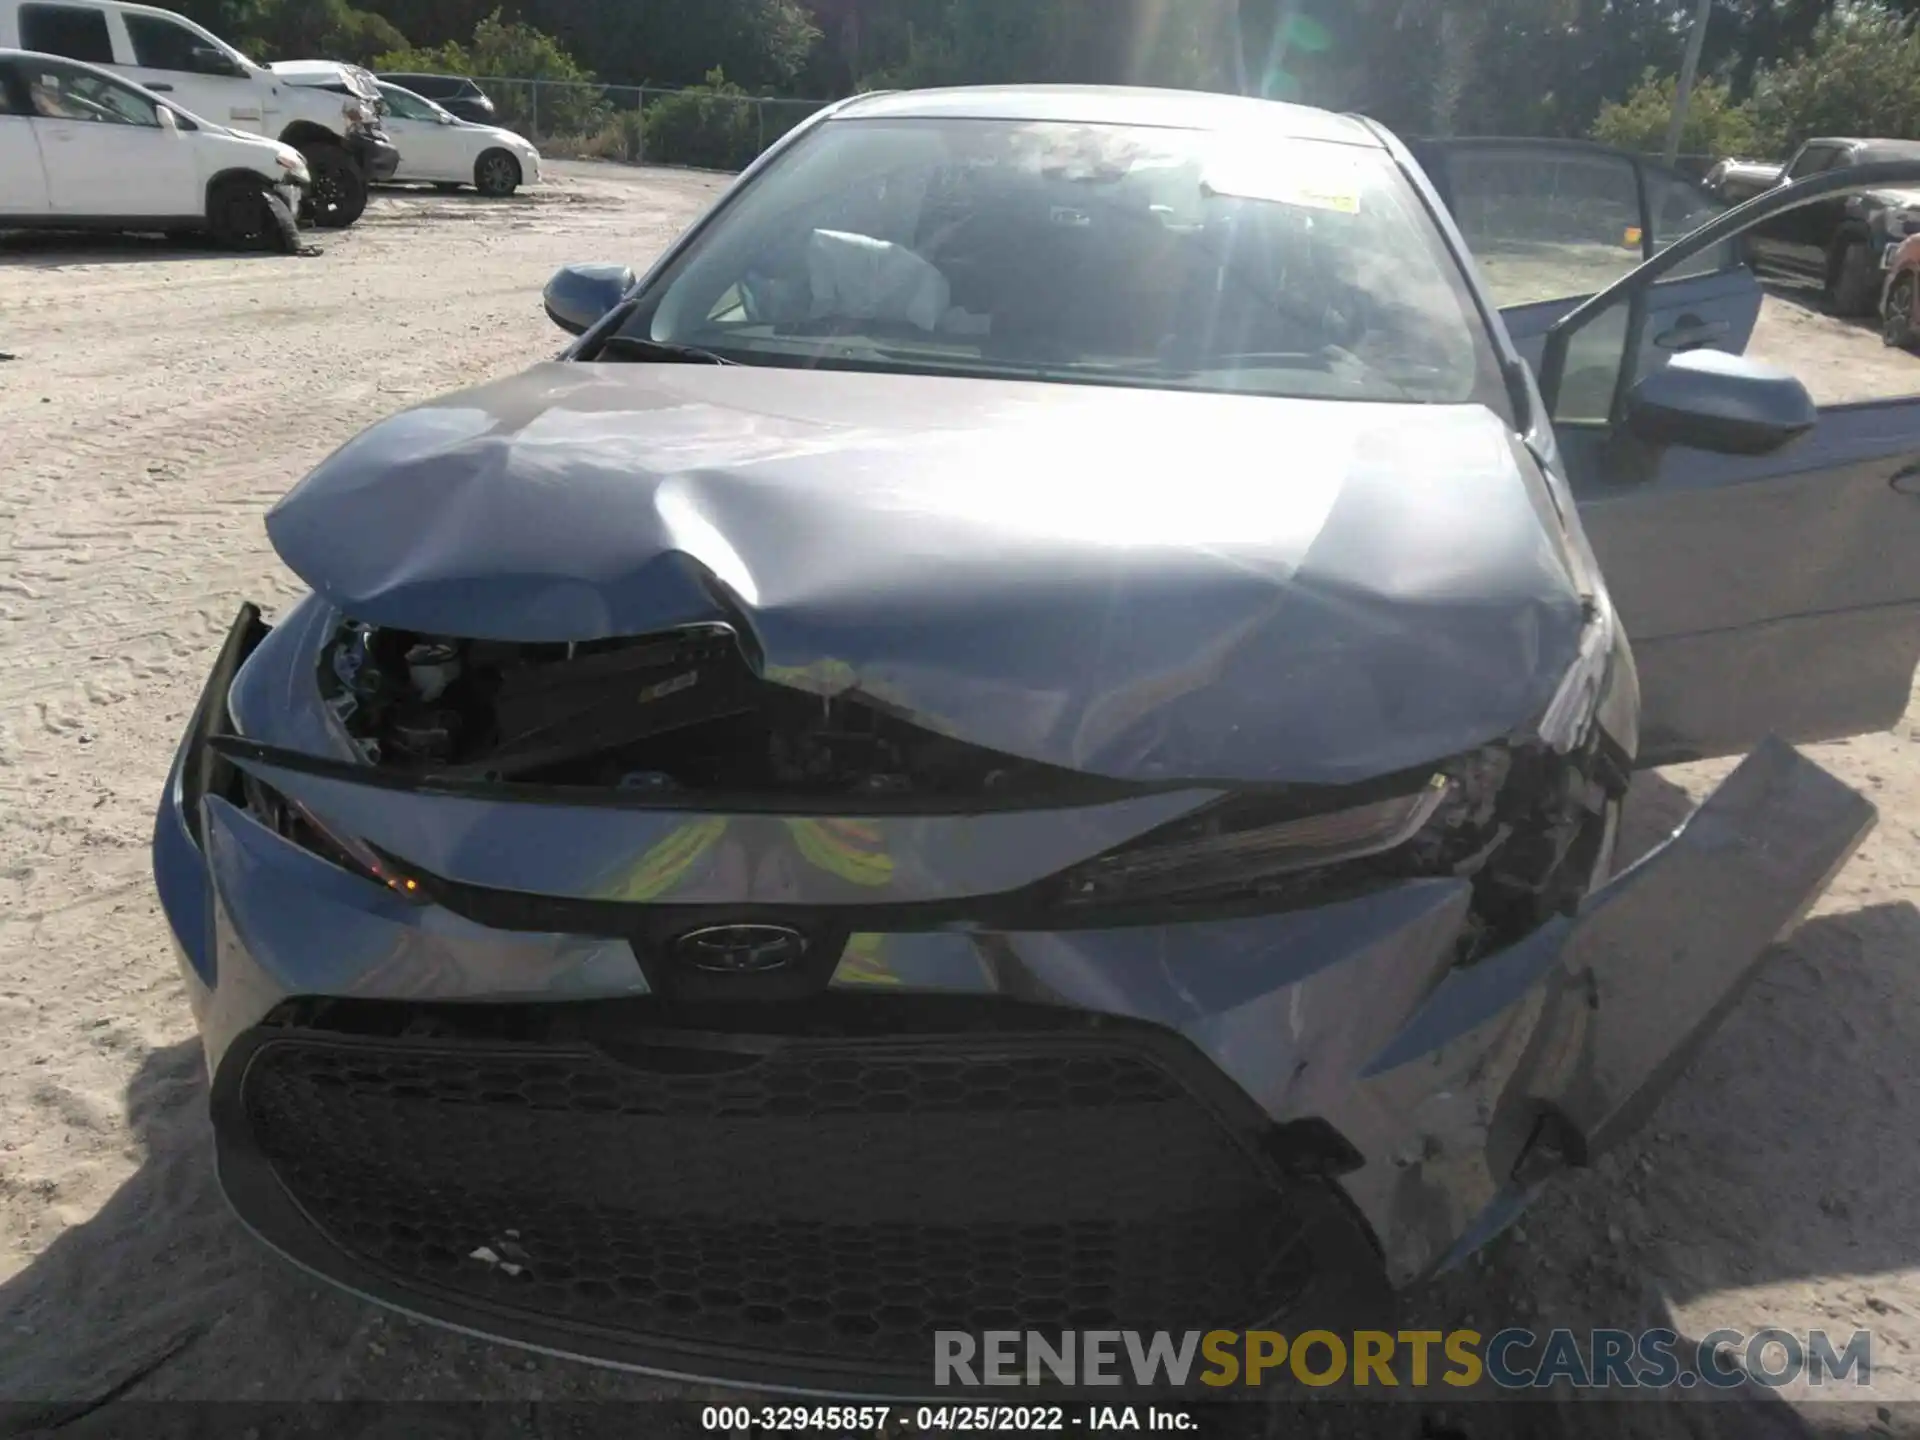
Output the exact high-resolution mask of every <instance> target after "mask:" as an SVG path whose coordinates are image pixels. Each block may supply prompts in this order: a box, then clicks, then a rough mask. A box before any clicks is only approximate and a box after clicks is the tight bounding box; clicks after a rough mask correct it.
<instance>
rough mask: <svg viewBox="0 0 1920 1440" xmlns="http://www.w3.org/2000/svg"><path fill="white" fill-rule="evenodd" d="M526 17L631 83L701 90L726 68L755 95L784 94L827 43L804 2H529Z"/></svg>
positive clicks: (523, 6) (524, 8)
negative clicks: (710, 73)
mask: <svg viewBox="0 0 1920 1440" xmlns="http://www.w3.org/2000/svg"><path fill="white" fill-rule="evenodd" d="M520 12H521V14H522V16H523V18H525V19H526V20H527V22H528V23H529V24H533V25H537V26H539V27H540V28H541V29H543V30H545V31H547V32H549V33H550V34H552V35H554V36H555V37H557V38H558V39H559V40H560V42H561V43H562V44H564V45H565V46H566V47H567V48H568V49H569V50H571V51H573V52H574V53H575V54H577V55H591V56H593V57H594V63H595V65H596V66H597V67H598V68H599V70H600V72H601V73H602V74H603V75H606V76H608V77H609V78H611V79H613V80H615V81H618V82H619V83H620V84H623V85H630V84H649V85H661V86H687V85H700V84H702V83H704V77H705V76H706V74H707V72H708V71H709V70H711V69H713V68H714V67H715V66H719V67H721V68H722V69H724V70H725V71H726V73H727V75H728V76H729V77H731V78H732V80H733V81H734V82H735V83H737V84H739V85H742V86H744V87H746V88H748V89H750V90H754V91H758V92H764V91H767V90H770V89H778V88H782V87H784V86H786V85H788V84H789V83H791V81H792V80H793V78H794V76H795V75H797V74H799V72H800V70H801V67H802V66H803V65H804V64H805V63H806V60H807V56H808V55H809V53H810V52H811V51H812V49H813V47H814V45H815V43H816V42H817V41H818V40H819V39H820V32H819V30H818V29H817V28H816V27H815V26H814V23H813V20H812V17H811V16H810V15H809V14H808V12H807V10H806V8H805V6H803V5H802V4H800V3H799V0H598V3H582V0H521V4H520Z"/></svg>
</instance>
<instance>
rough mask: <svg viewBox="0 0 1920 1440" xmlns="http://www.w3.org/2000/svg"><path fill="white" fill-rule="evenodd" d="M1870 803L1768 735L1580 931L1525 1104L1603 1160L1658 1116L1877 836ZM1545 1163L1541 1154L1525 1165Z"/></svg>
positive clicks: (1572, 937) (1619, 883) (1584, 1157)
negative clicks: (1764, 969)
mask: <svg viewBox="0 0 1920 1440" xmlns="http://www.w3.org/2000/svg"><path fill="white" fill-rule="evenodd" d="M1877 819H1878V813H1877V812H1876V810H1875V809H1874V806H1873V804H1872V802H1870V801H1869V800H1867V799H1866V798H1865V797H1864V796H1862V795H1860V794H1858V793H1857V792H1855V791H1854V790H1852V789H1850V788H1848V787H1847V786H1846V785H1844V784H1842V783H1841V782H1840V781H1839V780H1837V779H1835V778H1834V777H1833V776H1832V775H1829V774H1828V773H1827V772H1826V771H1825V770H1822V769H1821V768H1820V767H1819V766H1818V765H1815V764H1814V763H1813V762H1812V761H1810V760H1808V759H1806V758H1805V757H1804V756H1802V755H1801V754H1800V753H1799V752H1798V751H1796V750H1794V749H1793V748H1792V747H1791V746H1789V745H1786V744H1784V743H1783V742H1781V741H1779V740H1769V741H1767V742H1766V743H1764V744H1762V745H1761V746H1760V747H1759V748H1758V749H1757V750H1755V751H1754V752H1753V754H1751V755H1750V756H1748V757H1747V759H1746V760H1745V761H1743V762H1742V763H1741V765H1740V767H1739V768H1738V769H1736V770H1735V771H1734V772H1733V774H1732V775H1730V776H1729V777H1728V778H1727V780H1726V781H1725V782H1724V783H1723V784H1722V785H1721V786H1720V788H1719V789H1717V790H1716V791H1714V793H1713V794H1712V795H1711V796H1709V797H1708V799H1707V802H1706V803H1705V804H1704V805H1702V806H1701V807H1700V809H1699V810H1697V811H1696V812H1695V813H1694V815H1693V817H1692V818H1691V819H1690V820H1688V822H1687V823H1686V825H1685V826H1684V827H1683V828H1682V829H1680V830H1679V831H1678V832H1677V833H1676V834H1675V835H1674V836H1673V838H1672V839H1670V840H1668V841H1667V842H1666V844H1664V845H1663V846H1661V847H1660V848H1659V849H1658V850H1656V851H1654V852H1653V853H1652V854H1651V855H1649V856H1647V857H1646V858H1645V859H1644V860H1642V861H1640V863H1639V864H1637V865H1635V866H1634V867H1633V868H1632V869H1631V870H1628V871H1626V872H1625V873H1624V874H1622V875H1621V876H1619V877H1618V878H1617V879H1615V880H1614V881H1612V882H1611V883H1610V884H1608V885H1607V886H1606V887H1605V888H1604V889H1602V890H1600V891H1599V892H1598V893H1597V894H1596V895H1595V896H1594V897H1593V899H1592V900H1590V901H1589V902H1588V904H1587V906H1586V908H1585V909H1584V910H1583V912H1582V913H1581V915H1580V916H1579V918H1578V919H1577V920H1575V921H1574V923H1573V925H1572V926H1571V928H1570V930H1569V932H1568V934H1567V937H1566V942H1565V945H1564V948H1563V949H1562V950H1561V952H1560V965H1559V970H1558V973H1557V974H1556V975H1555V976H1554V981H1555V982H1556V983H1555V984H1554V986H1553V990H1552V992H1551V994H1550V997H1549V1001H1548V1009H1547V1012H1546V1013H1545V1014H1544V1015H1543V1017H1542V1019H1541V1023H1540V1028H1539V1030H1538V1032H1537V1033H1536V1037H1535V1042H1534V1048H1533V1050H1532V1052H1531V1054H1530V1055H1529V1057H1528V1060H1527V1062H1525V1063H1523V1065H1522V1067H1521V1071H1520V1073H1521V1074H1522V1075H1526V1076H1529V1077H1530V1078H1529V1079H1528V1081H1527V1082H1526V1084H1525V1085H1524V1087H1523V1088H1522V1091H1521V1093H1520V1094H1519V1095H1518V1096H1517V1097H1515V1100H1516V1103H1517V1104H1518V1105H1520V1106H1522V1107H1528V1108H1533V1109H1535V1110H1537V1111H1538V1112H1540V1113H1541V1114H1543V1115H1544V1116H1546V1117H1551V1119H1550V1123H1549V1124H1548V1125H1547V1126H1546V1128H1545V1130H1543V1131H1536V1135H1537V1137H1538V1138H1537V1140H1536V1145H1535V1149H1536V1150H1537V1149H1538V1147H1539V1145H1541V1144H1545V1145H1546V1146H1547V1147H1548V1148H1549V1149H1550V1150H1552V1151H1555V1152H1558V1153H1557V1155H1556V1156H1555V1157H1553V1158H1555V1159H1557V1160H1560V1161H1564V1162H1566V1163H1571V1164H1575V1165H1588V1164H1591V1163H1592V1162H1593V1161H1594V1159H1595V1158H1597V1157H1598V1156H1599V1155H1601V1154H1603V1153H1605V1152H1606V1151H1607V1150H1609V1149H1611V1148H1612V1147H1613V1146H1615V1145H1616V1144H1618V1143H1619V1142H1620V1141H1621V1140H1622V1139H1624V1138H1625V1137H1626V1136H1627V1135H1629V1134H1631V1133H1632V1132H1633V1131H1634V1130H1635V1129H1637V1128H1638V1127H1639V1126H1640V1125H1641V1123H1642V1122H1643V1121H1644V1120H1645V1119H1646V1118H1647V1116H1648V1115H1650V1114H1651V1113H1652V1111H1653V1109H1654V1107H1655V1106H1656V1105H1657V1104H1658V1103H1659V1101H1660V1099H1661V1097H1662V1096H1663V1095H1665V1093H1666V1092H1667V1090H1668V1089H1669V1088H1670V1087H1671V1086H1672V1084H1673V1082H1674V1081H1675V1080H1677V1079H1678V1078H1679V1076H1680V1074H1681V1072H1682V1071H1684V1070H1685V1069H1686V1067H1687V1065H1688V1064H1689V1063H1690V1062H1691V1061H1692V1059H1693V1057H1694V1055H1695V1054H1696V1053H1697V1052H1698V1050H1699V1048H1700V1046H1701V1045H1702V1043H1703V1042H1704V1041H1705V1040H1706V1039H1707V1037H1708V1036H1710V1035H1711V1034H1712V1033H1713V1031H1714V1030H1715V1029H1716V1028H1718V1026H1719V1024H1720V1022H1721V1021H1722V1020H1723V1019H1725V1018H1726V1016H1727V1014H1728V1013H1729V1012H1730V1011H1731V1010H1732V1009H1733V1007H1734V1005H1735V1004H1736V1003H1737V1002H1738V1000H1739V999H1740V997H1741V995H1742V994H1743V993H1744V992H1745V990H1746V988H1747V986H1748V985H1749V984H1750V983H1751V982H1752V980H1753V977H1754V974H1755V973H1756V972H1757V971H1758V969H1759V967H1760V963H1761V961H1762V960H1763V959H1764V958H1765V955H1766V953H1767V948H1768V947H1769V946H1770V945H1772V944H1773V943H1775V942H1776V941H1778V940H1781V939H1783V938H1784V937H1785V936H1786V935H1788V934H1789V933H1790V932H1791V931H1792V930H1793V928H1794V927H1795V926H1796V925H1798V924H1799V922H1800V921H1801V920H1802V919H1803V918H1804V917H1805V915H1806V913H1807V912H1808V911H1809V910H1810V909H1811V908H1812V907H1813V905H1814V904H1815V903H1816V902H1817V901H1818V900H1819V899H1820V897H1821V896H1822V895H1823V894H1824V893H1825V892H1826V889H1827V887H1828V885H1830V884H1831V883H1832V882H1833V879H1834V876H1835V875H1837V874H1838V873H1839V871H1840V869H1841V868H1842V867H1843V866H1844V865H1845V864H1846V863H1847V861H1848V860H1850V859H1852V858H1853V854H1854V852H1855V851H1856V850H1858V849H1859V848H1860V845H1861V843H1862V842H1863V841H1865V839H1866V838H1867V836H1868V835H1869V834H1871V833H1872V831H1873V828H1874V825H1875V823H1876V822H1877ZM1544 1158H1546V1157H1543V1156H1541V1155H1539V1154H1536V1153H1534V1152H1533V1151H1530V1152H1529V1153H1528V1155H1526V1156H1523V1157H1522V1160H1521V1163H1520V1167H1519V1168H1521V1169H1523V1170H1530V1169H1532V1168H1533V1167H1534V1166H1535V1165H1537V1164H1539V1163H1541V1161H1542V1160H1543V1159H1544Z"/></svg>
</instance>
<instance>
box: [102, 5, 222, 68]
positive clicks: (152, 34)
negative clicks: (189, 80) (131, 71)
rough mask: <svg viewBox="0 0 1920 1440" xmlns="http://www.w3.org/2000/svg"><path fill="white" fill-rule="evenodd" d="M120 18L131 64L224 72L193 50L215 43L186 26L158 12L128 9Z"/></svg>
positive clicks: (207, 47) (213, 47) (208, 48)
mask: <svg viewBox="0 0 1920 1440" xmlns="http://www.w3.org/2000/svg"><path fill="white" fill-rule="evenodd" d="M122 18H123V19H125V21H126V22H127V38H128V39H129V40H131V41H132V42H133V62H134V64H136V65H142V66H145V67H146V68H147V69H149V70H179V71H184V72H185V73H187V74H190V75H194V74H222V73H224V72H223V71H222V70H221V68H220V67H219V66H218V65H214V64H210V63H208V62H207V61H205V60H203V59H201V58H200V57H199V56H198V55H196V54H194V52H195V51H196V50H212V49H215V48H217V47H215V46H212V45H209V44H208V43H207V41H206V40H205V39H204V38H202V37H201V36H199V35H196V34H194V33H193V31H191V30H189V29H187V28H186V26H184V25H176V24H175V23H174V22H173V21H171V20H163V19H161V18H160V17H159V16H158V15H136V14H133V13H131V12H129V13H128V14H126V15H125V16H123V17H122Z"/></svg>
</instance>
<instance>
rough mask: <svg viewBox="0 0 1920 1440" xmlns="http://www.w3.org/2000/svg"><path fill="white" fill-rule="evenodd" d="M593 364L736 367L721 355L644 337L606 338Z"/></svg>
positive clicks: (612, 336)
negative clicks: (623, 362) (651, 362)
mask: <svg viewBox="0 0 1920 1440" xmlns="http://www.w3.org/2000/svg"><path fill="white" fill-rule="evenodd" d="M593 358H594V359H596V360H665V361H668V362H670V363H671V362H677V363H679V364H682V365H737V364H739V363H740V362H739V361H737V360H729V359H727V358H726V356H724V355H716V354H714V353H713V351H711V350H702V349H701V348H700V347H699V346H697V345H675V344H674V343H672V342H671V341H669V340H650V339H648V338H647V337H646V336H644V335H609V336H608V337H607V338H606V339H605V340H603V341H601V342H600V350H599V353H598V354H596V355H595V356H594V357H593Z"/></svg>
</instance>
